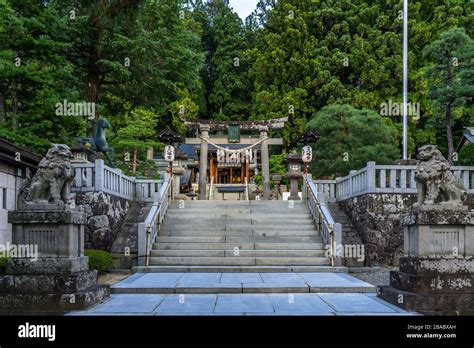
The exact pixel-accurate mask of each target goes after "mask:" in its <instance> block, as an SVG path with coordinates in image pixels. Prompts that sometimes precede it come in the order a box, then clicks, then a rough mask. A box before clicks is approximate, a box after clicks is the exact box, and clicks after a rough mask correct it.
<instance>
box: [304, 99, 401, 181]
mask: <svg viewBox="0 0 474 348" xmlns="http://www.w3.org/2000/svg"><path fill="white" fill-rule="evenodd" d="M309 126H310V127H311V128H313V129H314V130H316V131H317V132H318V133H319V134H320V136H321V138H320V139H319V140H318V143H317V144H316V145H315V150H314V153H313V168H312V174H313V175H315V177H318V178H320V177H327V176H331V175H333V174H336V175H338V176H343V175H346V174H348V173H349V171H350V170H353V169H355V168H359V169H360V168H363V167H364V166H365V165H366V163H367V162H368V161H375V162H377V163H378V164H391V163H392V162H393V160H395V159H397V158H399V156H400V153H399V150H398V147H397V143H396V142H395V139H394V137H393V134H392V131H391V128H390V126H388V125H387V124H386V122H384V121H383V119H382V118H381V116H380V115H379V114H377V113H376V112H374V111H372V110H368V109H362V110H358V109H355V108H353V107H352V106H350V105H331V106H327V107H324V108H323V109H322V110H321V111H320V112H318V113H317V114H316V115H315V117H314V118H313V119H312V120H311V122H310V123H309ZM314 167H315V168H314Z"/></svg>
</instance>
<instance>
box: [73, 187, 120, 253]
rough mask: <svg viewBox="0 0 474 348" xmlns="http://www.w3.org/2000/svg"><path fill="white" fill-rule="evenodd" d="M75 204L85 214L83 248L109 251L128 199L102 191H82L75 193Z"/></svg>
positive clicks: (118, 229)
mask: <svg viewBox="0 0 474 348" xmlns="http://www.w3.org/2000/svg"><path fill="white" fill-rule="evenodd" d="M76 205H78V206H80V207H82V208H83V209H84V211H85V212H86V214H87V224H86V226H85V236H84V239H85V243H84V244H85V248H86V249H101V250H106V251H110V249H111V247H112V243H113V242H114V240H115V238H116V236H117V234H118V232H119V231H120V228H121V226H122V223H123V221H124V218H125V215H126V214H127V212H128V210H129V202H128V200H126V199H124V198H118V197H116V196H113V195H110V194H108V193H104V192H102V191H98V192H84V193H76Z"/></svg>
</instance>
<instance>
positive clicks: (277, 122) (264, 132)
mask: <svg viewBox="0 0 474 348" xmlns="http://www.w3.org/2000/svg"><path fill="white" fill-rule="evenodd" d="M182 120H183V122H184V123H185V124H186V126H188V127H189V128H191V129H198V130H199V135H200V137H196V138H186V141H185V142H186V144H196V145H198V144H200V146H201V150H200V158H199V199H205V197H206V186H207V162H208V158H207V154H208V143H209V141H210V140H211V139H212V141H213V142H214V143H216V144H219V145H227V144H235V143H236V142H229V139H228V138H226V137H223V136H220V137H212V138H211V137H210V135H209V132H210V131H211V130H217V131H227V130H228V128H229V125H238V126H239V127H240V129H241V130H247V131H258V132H259V133H260V137H259V138H252V137H248V138H246V137H242V138H241V139H239V141H238V143H240V144H244V145H255V144H256V143H259V144H260V154H261V160H262V177H263V199H270V197H271V190H270V167H269V151H268V146H269V145H282V144H283V139H281V138H268V130H269V129H281V128H283V127H284V126H285V123H286V122H287V121H288V117H283V118H278V119H271V120H265V121H239V122H235V121H230V122H227V121H215V120H192V119H186V118H183V119H182Z"/></svg>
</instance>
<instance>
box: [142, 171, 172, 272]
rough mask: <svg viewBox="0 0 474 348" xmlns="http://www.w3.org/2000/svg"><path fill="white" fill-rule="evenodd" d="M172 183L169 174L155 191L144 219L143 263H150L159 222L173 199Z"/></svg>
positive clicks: (159, 226)
mask: <svg viewBox="0 0 474 348" xmlns="http://www.w3.org/2000/svg"><path fill="white" fill-rule="evenodd" d="M172 183H173V175H170V176H169V178H168V180H165V182H164V183H163V186H162V187H161V188H160V190H159V191H158V193H157V199H156V201H155V202H154V203H153V206H152V208H151V209H150V212H149V213H148V215H147V218H146V219H145V226H146V242H145V243H146V244H145V245H146V251H145V265H146V266H148V265H149V263H150V253H151V250H152V245H153V243H154V241H155V239H156V237H157V236H158V233H159V232H160V229H161V224H162V222H163V219H164V218H165V215H166V212H167V211H168V206H169V202H170V201H172V200H173V197H172V191H171V187H172V185H173V184H172Z"/></svg>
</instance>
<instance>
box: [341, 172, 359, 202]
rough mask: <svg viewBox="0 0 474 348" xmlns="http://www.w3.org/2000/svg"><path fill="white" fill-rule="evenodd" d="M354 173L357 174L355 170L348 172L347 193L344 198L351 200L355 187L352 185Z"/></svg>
mask: <svg viewBox="0 0 474 348" xmlns="http://www.w3.org/2000/svg"><path fill="white" fill-rule="evenodd" d="M355 173H357V170H351V171H350V172H349V192H346V194H347V195H346V197H344V198H351V197H352V196H354V192H355V185H354V175H355Z"/></svg>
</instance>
